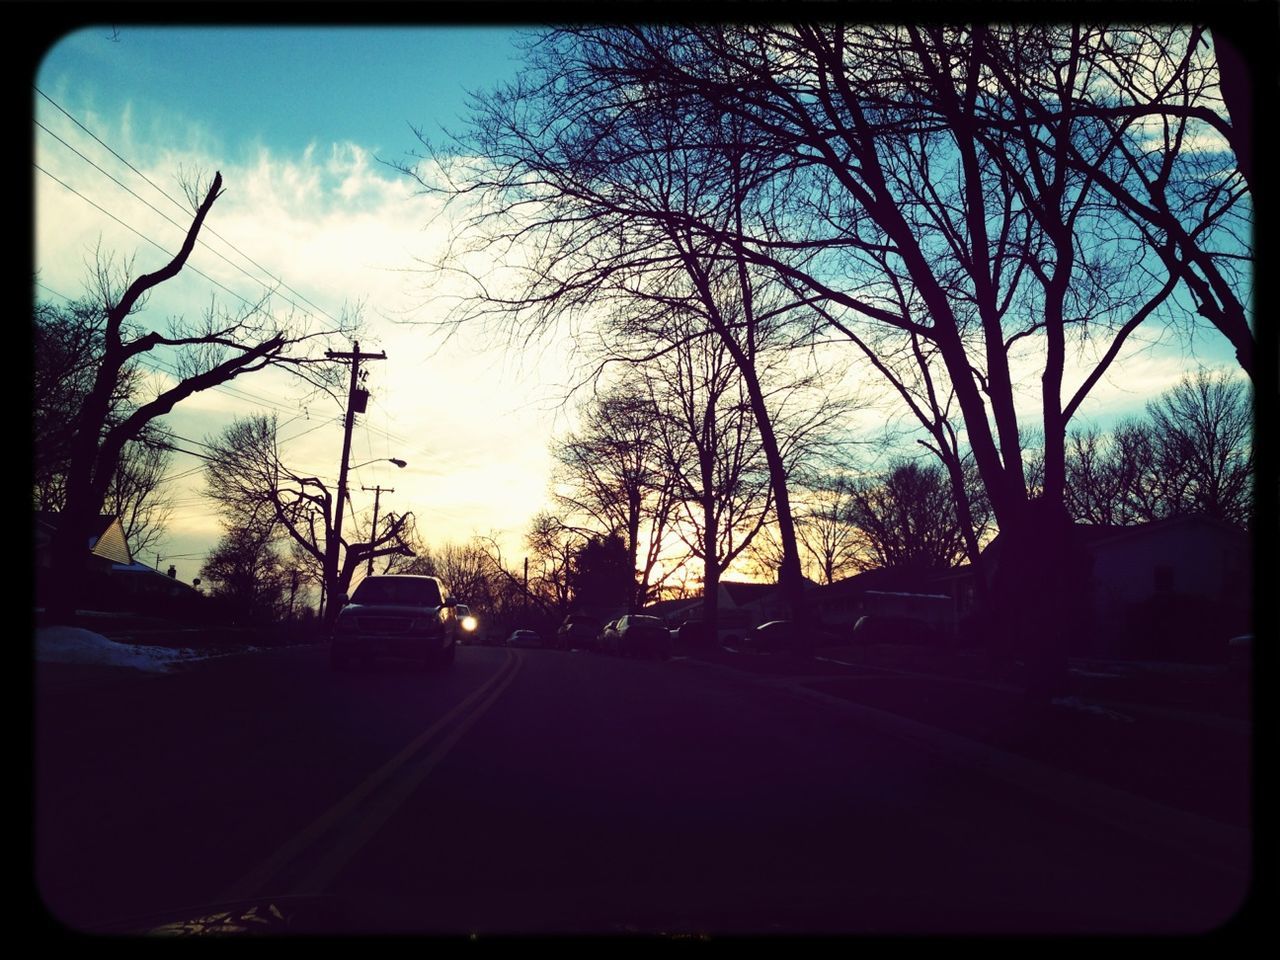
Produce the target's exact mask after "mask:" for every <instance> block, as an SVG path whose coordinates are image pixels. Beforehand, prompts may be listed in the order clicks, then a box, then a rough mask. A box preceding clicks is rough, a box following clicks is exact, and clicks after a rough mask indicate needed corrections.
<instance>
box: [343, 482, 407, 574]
mask: <svg viewBox="0 0 1280 960" xmlns="http://www.w3.org/2000/svg"><path fill="white" fill-rule="evenodd" d="M371 463H394V464H395V465H396V466H397V467H400V468H401V469H404V467H406V466H407V464H406V463H405V462H404V461H403V460H401V459H400V458H399V457H382V458H380V459H378V460H366V461H365V462H364V463H357V464H356V465H355V466H354V467H352V468H351V469H352V470H359V469H360V468H361V467H367V466H368V465H369V464H371ZM364 489H365V490H368V489H369V488H368V487H365V488H364ZM373 490H374V493H373V527H372V531H373V536H374V537H376V536H377V535H378V502H379V501H380V500H381V499H382V484H378V486H376V487H374V488H373ZM387 493H395V491H394V490H388V491H387ZM352 509H353V510H354V509H355V506H354V505H352ZM372 543H373V541H372V540H370V549H369V563H368V566H367V567H365V570H366V576H370V577H371V576H373V547H372Z"/></svg>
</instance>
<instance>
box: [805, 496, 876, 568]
mask: <svg viewBox="0 0 1280 960" xmlns="http://www.w3.org/2000/svg"><path fill="white" fill-rule="evenodd" d="M805 487H806V490H805V494H804V496H803V497H802V498H800V502H801V504H802V506H801V508H800V510H801V512H800V513H799V514H798V515H797V517H796V532H797V534H798V535H799V537H800V543H801V544H802V545H803V547H804V549H805V551H806V553H807V554H808V560H809V564H808V565H809V566H810V567H812V568H816V569H815V572H816V573H817V577H816V578H814V579H817V580H818V581H819V582H820V583H834V582H835V581H836V580H839V579H842V578H843V577H845V576H848V575H849V574H850V573H852V572H854V571H855V570H857V569H858V565H859V563H858V561H859V556H860V554H861V550H862V543H861V540H860V538H859V536H858V528H857V527H856V526H854V524H853V506H854V501H853V497H854V485H853V481H852V480H851V479H850V478H849V477H847V476H844V475H842V474H835V475H824V476H819V477H815V478H813V479H812V480H810V481H808V482H807V483H806V484H805Z"/></svg>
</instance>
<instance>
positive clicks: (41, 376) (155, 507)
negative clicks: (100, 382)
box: [32, 300, 172, 554]
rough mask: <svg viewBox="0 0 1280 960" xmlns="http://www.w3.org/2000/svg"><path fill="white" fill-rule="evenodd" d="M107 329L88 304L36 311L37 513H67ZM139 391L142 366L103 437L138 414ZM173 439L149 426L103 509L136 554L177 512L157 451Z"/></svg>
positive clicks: (125, 450)
mask: <svg viewBox="0 0 1280 960" xmlns="http://www.w3.org/2000/svg"><path fill="white" fill-rule="evenodd" d="M104 324H105V317H104V315H103V312H102V310H101V308H100V307H96V306H95V305H94V304H93V303H92V302H90V301H87V300H82V301H78V302H73V303H70V304H67V305H66V306H64V307H58V306H55V305H53V304H51V303H37V304H36V308H35V312H34V323H33V327H32V333H33V342H34V347H35V355H34V363H33V365H32V366H33V376H32V385H33V397H32V400H33V404H32V408H33V417H32V426H33V436H34V439H35V444H34V452H35V457H34V469H33V471H32V473H33V477H32V479H33V494H34V501H35V506H36V509H38V510H52V511H60V510H62V509H63V508H64V506H65V502H66V482H67V472H68V470H69V467H70V453H71V451H70V447H71V438H72V437H73V436H74V433H75V424H76V417H77V415H78V413H79V411H80V409H81V407H82V405H83V404H84V401H85V397H86V396H87V395H88V392H89V390H90V389H91V388H92V386H93V380H94V376H95V371H96V369H97V365H98V363H99V362H100V361H101V358H102V332H103V327H104ZM141 391H142V377H141V372H140V371H139V370H138V368H137V366H136V365H131V366H130V367H128V368H127V369H125V370H122V371H121V376H120V378H119V381H118V383H117V386H116V391H115V393H114V395H113V396H112V398H111V401H110V404H109V407H108V413H107V419H106V422H105V424H104V425H103V426H104V429H106V428H110V427H113V426H115V425H117V424H118V423H120V421H121V420H122V419H123V418H124V417H125V416H127V415H128V413H130V412H131V411H132V410H133V409H135V408H136V407H137V405H138V402H139V397H140V396H141ZM167 438H168V434H167V433H166V432H165V431H164V430H163V429H162V428H161V427H160V426H159V425H158V424H157V423H154V422H152V423H148V424H146V425H144V426H143V428H142V429H141V430H140V431H139V433H138V436H137V437H136V438H135V439H133V440H129V441H127V442H126V443H125V445H124V446H123V447H122V448H121V451H120V461H119V464H118V466H117V468H116V471H115V473H114V474H113V475H112V477H111V480H110V483H109V485H108V487H107V490H106V492H105V495H104V502H103V505H102V509H103V510H105V511H106V512H108V513H111V514H113V515H115V516H117V517H119V518H120V522H121V525H122V526H123V527H124V532H125V537H126V539H127V540H128V543H129V549H130V550H131V551H132V552H133V553H134V554H140V553H141V552H143V551H144V550H146V549H147V548H148V547H151V546H152V545H154V544H155V543H157V542H158V541H159V539H160V538H161V537H162V536H163V534H164V528H165V525H166V524H167V523H168V520H169V517H170V515H171V512H172V498H171V497H169V496H168V495H167V494H166V492H165V490H164V488H163V484H164V478H165V473H166V471H167V470H168V467H169V461H170V455H169V453H168V451H167V450H165V449H164V448H163V447H162V446H160V444H159V442H160V441H165V440H166V439H167Z"/></svg>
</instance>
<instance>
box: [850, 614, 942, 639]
mask: <svg viewBox="0 0 1280 960" xmlns="http://www.w3.org/2000/svg"><path fill="white" fill-rule="evenodd" d="M932 639H933V630H932V629H931V628H930V626H929V625H928V624H927V623H925V622H924V621H923V620H915V619H912V618H910V617H891V616H884V615H881V614H868V615H867V616H865V617H859V618H858V622H857V623H855V624H854V625H853V642H854V643H856V644H867V643H912V644H923V643H929V642H930V641H931V640H932Z"/></svg>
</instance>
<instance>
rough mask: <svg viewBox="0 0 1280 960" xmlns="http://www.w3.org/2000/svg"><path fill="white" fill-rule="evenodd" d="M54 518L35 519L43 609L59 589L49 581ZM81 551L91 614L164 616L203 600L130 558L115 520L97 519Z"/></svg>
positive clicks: (171, 578) (38, 602) (45, 512)
mask: <svg viewBox="0 0 1280 960" xmlns="http://www.w3.org/2000/svg"><path fill="white" fill-rule="evenodd" d="M58 519H59V515H58V514H57V513H54V512H52V511H48V510H41V511H37V512H36V515H35V531H34V533H35V560H36V605H37V606H45V605H46V604H47V603H48V601H49V600H50V599H51V597H52V596H53V595H54V593H53V592H54V591H56V590H57V589H58V583H57V582H56V581H54V580H53V579H52V577H51V572H52V567H53V556H52V545H53V537H54V534H55V533H56V532H57V529H58ZM85 547H86V549H88V551H89V555H90V556H89V564H88V568H87V569H86V571H85V576H86V578H87V584H86V589H85V591H84V594H83V597H84V602H85V603H87V604H89V605H90V606H91V607H92V609H95V610H102V611H112V612H123V611H128V612H134V613H147V614H154V615H162V616H163V615H177V614H187V613H190V612H192V611H194V610H196V609H197V608H198V606H199V604H200V601H201V599H202V598H201V596H200V594H199V592H198V591H197V590H196V589H195V588H194V587H193V586H191V585H190V584H187V583H183V582H182V581H181V580H178V579H177V577H176V574H171V575H169V576H166V575H164V574H162V573H160V572H159V571H158V570H153V569H152V568H151V567H148V566H147V565H146V564H143V563H138V562H136V561H135V560H134V559H133V555H132V553H131V552H130V551H129V544H128V541H127V539H126V537H125V533H124V527H123V526H122V525H121V523H120V519H119V517H115V516H110V515H107V514H103V515H101V516H99V517H97V518H96V520H95V522H94V527H93V533H92V534H91V535H90V536H89V538H88V540H87V541H86V543H85ZM171 569H172V568H171Z"/></svg>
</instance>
